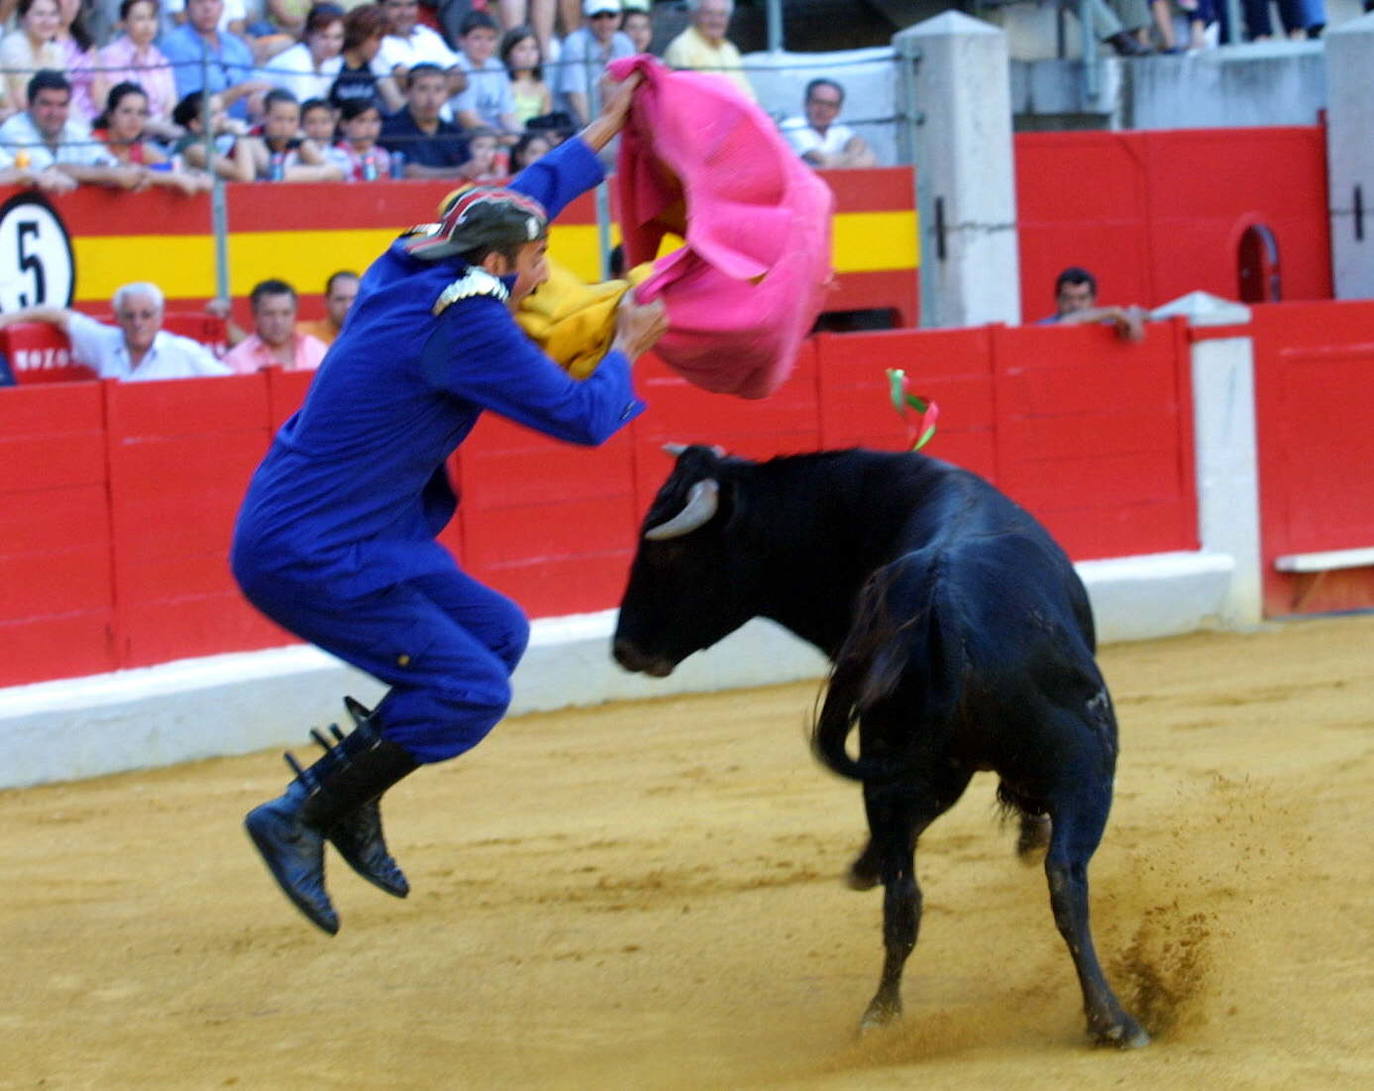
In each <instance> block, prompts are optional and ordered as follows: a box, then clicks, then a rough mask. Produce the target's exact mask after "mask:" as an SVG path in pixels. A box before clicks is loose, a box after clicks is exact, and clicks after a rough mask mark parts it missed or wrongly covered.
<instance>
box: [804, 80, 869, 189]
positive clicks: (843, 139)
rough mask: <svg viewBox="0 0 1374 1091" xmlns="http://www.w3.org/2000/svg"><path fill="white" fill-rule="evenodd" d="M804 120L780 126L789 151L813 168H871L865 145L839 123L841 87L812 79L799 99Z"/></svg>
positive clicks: (842, 99) (841, 107)
mask: <svg viewBox="0 0 1374 1091" xmlns="http://www.w3.org/2000/svg"><path fill="white" fill-rule="evenodd" d="M802 108H803V111H804V113H805V115H806V116H805V117H794V118H789V119H788V120H787V121H784V122H783V123H782V134H783V136H785V137H786V138H787V142H788V143H789V144H791V145H792V150H793V151H795V152H796V153H797V154H798V155H800V156H801V157H802V158H803V159H805V160H806V161H807V162H808V163H810V164H811V165H812V166H813V167H822V168H832V167H873V166H877V162H878V161H877V159H876V158H875V157H874V155H873V152H872V151H871V150H870V149H869V147H868V142H867V141H865V140H864V138H863V137H861V136H860V135H859V134H858V133H856V132H855V131H854V130H853V129H851V128H850V127H849V126H848V125H841V124H839V117H840V110H842V109H843V108H844V88H843V87H841V86H840V85H839V84H838V83H836V82H835V81H834V80H828V79H815V80H812V81H811V82H810V83H808V84H807V85H806V94H805V96H804V97H803V100H802Z"/></svg>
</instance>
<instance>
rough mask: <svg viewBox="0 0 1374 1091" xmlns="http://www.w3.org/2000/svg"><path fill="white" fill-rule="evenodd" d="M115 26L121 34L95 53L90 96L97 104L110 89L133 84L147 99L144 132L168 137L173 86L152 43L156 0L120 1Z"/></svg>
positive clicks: (173, 105)
mask: <svg viewBox="0 0 1374 1091" xmlns="http://www.w3.org/2000/svg"><path fill="white" fill-rule="evenodd" d="M119 26H120V27H121V28H122V29H123V31H124V33H123V34H121V35H120V36H119V37H118V38H116V39H115V40H114V41H112V42H111V43H110V44H109V45H107V46H106V47H105V48H104V49H101V50H98V51H97V52H96V55H95V62H94V66H93V71H92V72H91V97H92V98H93V99H94V100H95V101H96V102H97V103H101V102H105V101H106V100H107V99H108V98H109V95H110V89H111V88H112V87H115V86H116V85H118V84H121V83H136V84H138V85H139V86H140V87H142V88H143V90H144V92H145V93H146V94H147V96H148V123H147V125H146V127H145V129H146V131H147V132H148V133H150V134H151V135H153V136H164V137H171V136H173V135H175V134H176V133H177V128H176V126H175V124H174V123H173V122H172V110H173V109H175V108H176V104H177V84H176V78H175V77H174V76H173V74H172V66H171V65H170V64H168V63H167V58H166V57H164V56H163V55H162V50H160V49H158V47H157V46H156V45H155V44H154V41H153V39H154V38H156V37H157V0H122V2H121V3H120V5H119Z"/></svg>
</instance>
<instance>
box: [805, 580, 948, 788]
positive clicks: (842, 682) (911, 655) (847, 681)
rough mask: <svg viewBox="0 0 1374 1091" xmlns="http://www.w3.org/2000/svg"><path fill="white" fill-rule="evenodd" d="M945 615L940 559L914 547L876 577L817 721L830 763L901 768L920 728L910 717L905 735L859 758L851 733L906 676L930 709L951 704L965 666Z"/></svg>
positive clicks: (868, 774)
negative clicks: (955, 657) (948, 635)
mask: <svg viewBox="0 0 1374 1091" xmlns="http://www.w3.org/2000/svg"><path fill="white" fill-rule="evenodd" d="M946 620H947V618H945V617H944V611H942V610H941V609H940V605H939V565H938V561H937V562H936V563H934V564H932V563H931V560H930V558H929V557H927V556H924V555H922V554H920V553H916V554H908V555H907V556H906V557H903V558H901V559H899V560H897V561H894V562H893V563H892V564H889V565H886V566H885V567H883V568H880V569H878V571H876V572H875V573H874V574H873V575H872V576H870V577H869V579H868V582H867V583H866V584H865V585H864V587H863V590H862V591H860V593H859V600H858V603H857V604H856V606H855V610H854V621H853V623H852V625H851V626H850V629H849V634H848V635H847V636H846V637H845V642H844V645H843V646H842V647H841V648H840V652H839V654H838V655H837V656H836V657H835V665H834V667H833V668H832V669H831V672H830V680H829V684H828V685H827V687H826V691H825V697H824V700H823V701H822V702H821V707H820V711H819V712H818V713H817V715H816V718H815V721H814V723H813V724H812V728H811V749H812V751H813V752H814V753H815V755H816V757H817V759H819V761H820V762H821V763H822V764H823V765H825V766H826V767H827V768H828V769H830V770H831V771H833V772H835V773H838V774H839V775H840V776H843V777H849V778H850V779H852V780H862V781H881V780H890V779H896V778H899V777H900V776H901V775H902V773H903V772H904V771H905V769H906V765H907V760H908V759H907V754H908V752H909V750H908V747H907V746H905V745H902V743H903V741H904V740H909V738H910V736H909V734H908V733H907V732H909V731H913V730H916V729H917V725H916V724H915V723H911V722H908V723H906V724H904V725H903V728H904V730H903V731H902V733H901V735H900V738H898V739H896V740H891V742H892V743H893V745H889V746H886V747H884V748H883V750H882V752H881V753H879V752H874V753H871V754H863V755H861V756H860V757H857V758H855V757H852V756H851V755H850V753H849V751H848V748H847V743H848V741H849V735H850V733H851V732H852V731H853V730H854V728H855V726H856V725H857V724H858V722H859V720H860V719H862V718H863V716H864V714H865V712H866V711H867V710H868V709H870V708H872V707H873V706H874V705H875V704H876V703H878V702H879V701H882V700H883V699H885V698H887V697H890V696H892V694H893V693H894V692H895V691H896V689H897V687H898V685H899V684H901V683H903V682H905V683H907V684H908V685H909V686H911V688H912V689H913V691H914V692H917V693H919V694H920V698H919V700H920V702H921V709H922V710H924V712H925V713H926V714H927V715H929V716H936V717H939V716H942V715H945V714H946V713H948V712H950V711H952V708H953V704H954V702H955V701H956V700H957V688H958V687H957V681H956V679H957V675H958V673H959V672H958V666H957V664H956V663H954V662H951V660H950V655H951V654H952V653H953V647H957V641H956V642H952V641H948V640H946V639H945V638H944V622H945V621H946ZM952 645H953V647H952ZM911 714H912V716H913V717H914V716H915V715H916V714H917V709H915V708H913V709H912V710H911Z"/></svg>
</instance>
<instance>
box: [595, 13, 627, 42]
mask: <svg viewBox="0 0 1374 1091" xmlns="http://www.w3.org/2000/svg"><path fill="white" fill-rule="evenodd" d="M588 22H589V23H590V25H591V28H592V37H593V38H595V39H596V40H597V41H598V42H601V43H602V44H603V45H604V44H605V43H606V42H609V41H610V40H611V39H612V38H614V37H615V32H616V31H617V30H619V29H620V12H618V11H598V12H597V13H596V14H595V15H593V16H591V18H590V19H589V20H588Z"/></svg>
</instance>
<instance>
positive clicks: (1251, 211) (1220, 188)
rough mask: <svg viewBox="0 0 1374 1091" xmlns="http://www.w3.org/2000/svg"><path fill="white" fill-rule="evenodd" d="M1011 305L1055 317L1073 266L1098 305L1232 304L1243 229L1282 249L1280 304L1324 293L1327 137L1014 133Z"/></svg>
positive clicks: (1314, 132) (1275, 131) (1236, 132)
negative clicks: (1014, 291)
mask: <svg viewBox="0 0 1374 1091" xmlns="http://www.w3.org/2000/svg"><path fill="white" fill-rule="evenodd" d="M1015 139H1016V200H1017V220H1018V224H1019V228H1020V244H1021V250H1020V252H1021V306H1022V313H1023V315H1024V317H1025V319H1026V320H1027V321H1033V320H1034V319H1036V318H1038V317H1040V316H1043V315H1046V314H1051V313H1053V311H1054V278H1055V277H1056V276H1057V275H1058V274H1059V272H1060V270H1062V269H1063V268H1064V267H1065V266H1069V265H1081V266H1085V267H1087V268H1088V269H1091V270H1092V271H1093V272H1094V273H1095V274H1096V275H1097V278H1098V282H1099V286H1100V289H1101V296H1100V298H1101V299H1102V301H1103V302H1104V303H1139V304H1142V305H1144V306H1148V307H1157V306H1159V305H1160V304H1162V303H1166V302H1168V301H1169V300H1171V299H1175V298H1177V297H1178V296H1181V295H1183V294H1185V293H1186V292H1190V291H1195V290H1202V291H1206V292H1211V293H1213V294H1214V295H1219V296H1222V297H1223V298H1226V299H1238V298H1240V286H1239V278H1238V273H1237V253H1238V249H1239V246H1240V240H1241V236H1242V235H1243V234H1244V232H1245V230H1246V228H1248V227H1249V226H1250V225H1251V224H1255V223H1262V224H1266V225H1268V227H1269V228H1270V229H1271V230H1272V231H1273V233H1274V235H1275V237H1276V239H1277V241H1278V245H1279V256H1280V265H1281V271H1282V283H1283V299H1285V300H1316V299H1330V298H1331V238H1330V227H1329V220H1328V216H1327V189H1326V131H1325V129H1324V128H1322V127H1320V126H1294V127H1282V128H1255V129H1206V130H1203V129H1199V130H1179V131H1170V132H1130V133H1113V132H1074V133H1019V134H1017V136H1016V138H1015Z"/></svg>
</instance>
